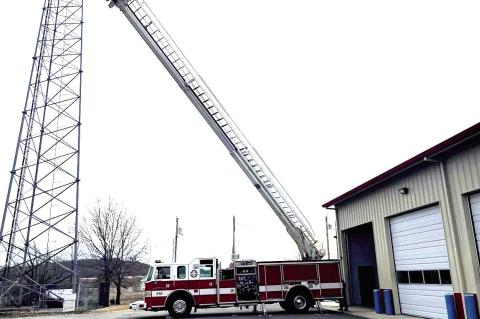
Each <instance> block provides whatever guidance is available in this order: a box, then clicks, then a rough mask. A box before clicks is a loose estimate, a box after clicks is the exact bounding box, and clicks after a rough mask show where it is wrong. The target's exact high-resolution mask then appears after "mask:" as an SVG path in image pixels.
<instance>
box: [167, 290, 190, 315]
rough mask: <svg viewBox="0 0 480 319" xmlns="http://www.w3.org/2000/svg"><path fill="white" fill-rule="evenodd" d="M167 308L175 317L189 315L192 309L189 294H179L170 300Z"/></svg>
mask: <svg viewBox="0 0 480 319" xmlns="http://www.w3.org/2000/svg"><path fill="white" fill-rule="evenodd" d="M167 310H168V313H169V314H170V316H172V317H173V318H181V317H187V316H188V315H189V314H190V312H191V311H192V302H191V301H190V298H188V296H186V295H183V294H179V295H177V296H173V297H172V299H171V300H169V302H168V305H167Z"/></svg>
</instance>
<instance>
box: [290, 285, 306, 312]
mask: <svg viewBox="0 0 480 319" xmlns="http://www.w3.org/2000/svg"><path fill="white" fill-rule="evenodd" d="M311 299H312V298H311V296H309V295H308V294H307V293H306V292H305V291H303V289H296V290H294V291H290V292H289V293H288V295H287V299H286V300H285V306H286V308H287V309H286V310H287V311H288V312H291V313H307V312H308V311H309V310H310V306H311V304H312V300H311Z"/></svg>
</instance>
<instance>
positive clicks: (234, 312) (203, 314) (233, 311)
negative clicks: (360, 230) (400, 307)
mask: <svg viewBox="0 0 480 319" xmlns="http://www.w3.org/2000/svg"><path fill="white" fill-rule="evenodd" d="M234 317H242V318H265V317H264V314H263V312H262V311H258V312H253V311H252V309H251V308H250V309H242V310H240V309H238V308H223V309H218V308H216V309H199V310H198V312H196V313H194V312H192V314H191V316H190V317H189V318H202V319H208V318H211V319H225V318H229V319H231V318H234ZM274 317H276V318H278V319H291V318H298V319H355V318H360V317H357V316H352V315H349V314H343V313H337V312H326V313H319V312H318V310H317V311H313V310H312V311H311V312H310V313H307V314H301V315H296V314H295V315H294V314H287V313H286V312H284V311H283V310H282V309H281V308H280V307H278V306H276V305H271V306H267V317H266V318H272V319H273V318H274ZM27 318H41V319H59V318H66V319H90V318H93V319H142V318H158V319H170V318H171V317H170V316H169V315H168V313H167V312H166V311H159V312H150V311H143V310H139V311H134V310H121V311H111V312H108V311H107V312H95V311H93V312H87V313H82V314H57V315H52V316H41V317H24V319H27Z"/></svg>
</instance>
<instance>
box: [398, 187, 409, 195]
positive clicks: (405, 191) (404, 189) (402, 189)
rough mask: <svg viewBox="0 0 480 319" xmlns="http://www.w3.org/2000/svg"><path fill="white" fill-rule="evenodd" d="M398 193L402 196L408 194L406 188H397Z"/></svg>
mask: <svg viewBox="0 0 480 319" xmlns="http://www.w3.org/2000/svg"><path fill="white" fill-rule="evenodd" d="M398 191H399V192H400V194H402V195H407V194H408V187H402V188H399V189H398Z"/></svg>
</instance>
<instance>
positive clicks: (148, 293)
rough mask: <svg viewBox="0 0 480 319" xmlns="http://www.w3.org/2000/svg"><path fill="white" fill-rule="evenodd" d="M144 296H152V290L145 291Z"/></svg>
mask: <svg viewBox="0 0 480 319" xmlns="http://www.w3.org/2000/svg"><path fill="white" fill-rule="evenodd" d="M144 296H145V297H151V296H152V292H151V291H145V293H144Z"/></svg>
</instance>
